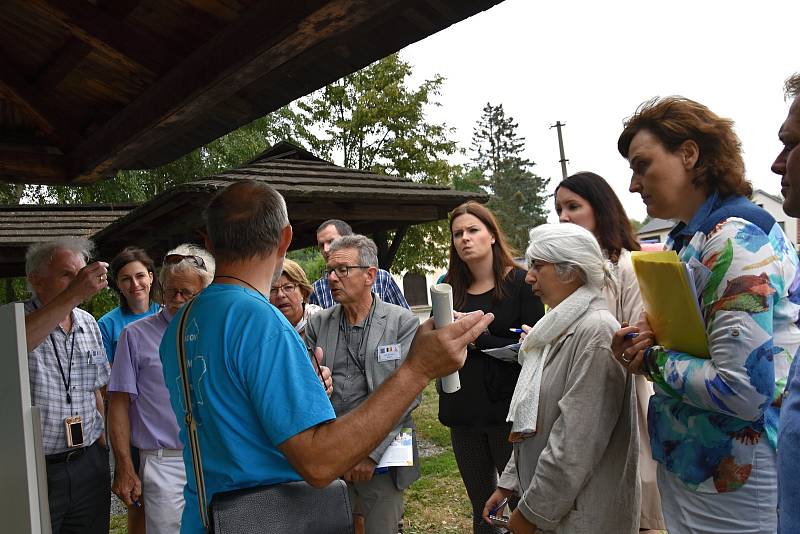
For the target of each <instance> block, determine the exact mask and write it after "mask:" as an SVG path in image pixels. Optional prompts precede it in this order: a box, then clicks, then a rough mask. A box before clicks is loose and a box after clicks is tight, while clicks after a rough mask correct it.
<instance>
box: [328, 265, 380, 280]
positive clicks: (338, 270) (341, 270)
mask: <svg viewBox="0 0 800 534" xmlns="http://www.w3.org/2000/svg"><path fill="white" fill-rule="evenodd" d="M350 269H369V265H339V266H337V267H334V268H333V269H325V270H324V271H322V276H324V277H325V278H328V277H329V276H330V275H331V274H336V278H340V279H341V278H347V277H348V276H350Z"/></svg>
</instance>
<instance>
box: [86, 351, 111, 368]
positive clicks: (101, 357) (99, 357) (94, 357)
mask: <svg viewBox="0 0 800 534" xmlns="http://www.w3.org/2000/svg"><path fill="white" fill-rule="evenodd" d="M86 359H87V360H88V361H89V362H90V363H93V364H95V365H103V364H105V363H106V362H108V358H107V357H106V353H105V352H103V351H101V350H89V351H88V357H87V358H86Z"/></svg>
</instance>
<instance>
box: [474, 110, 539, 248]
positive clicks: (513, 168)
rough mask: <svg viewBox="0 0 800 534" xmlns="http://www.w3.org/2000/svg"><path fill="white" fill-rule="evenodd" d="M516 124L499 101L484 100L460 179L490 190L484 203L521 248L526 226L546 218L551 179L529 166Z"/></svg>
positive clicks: (511, 242) (531, 164)
mask: <svg viewBox="0 0 800 534" xmlns="http://www.w3.org/2000/svg"><path fill="white" fill-rule="evenodd" d="M518 126H519V125H518V124H517V123H516V122H514V119H513V118H512V117H507V116H506V114H505V111H504V110H503V105H502V104H500V105H498V106H493V105H492V104H490V103H487V104H486V106H485V107H484V108H483V114H482V115H481V118H480V119H479V120H478V123H477V125H476V126H475V128H474V129H473V133H472V149H473V152H474V153H475V157H474V158H473V161H474V162H475V167H474V168H473V169H472V170H471V171H470V172H469V173H467V174H466V175H465V176H464V178H462V182H465V183H466V185H468V186H470V187H479V188H485V189H488V190H489V191H490V193H491V197H490V199H489V202H488V203H487V206H488V207H489V209H491V210H492V212H493V213H494V214H495V216H496V217H497V221H498V223H499V224H500V227H501V228H502V229H503V231H504V232H505V233H506V235H507V236H508V240H509V243H510V244H511V246H512V247H514V248H515V249H517V250H518V251H522V250H525V247H526V246H527V244H528V230H530V229H531V228H533V227H534V226H538V225H540V224H543V223H545V222H547V209H546V208H545V204H544V203H545V199H546V192H545V191H546V187H547V184H548V182H549V181H550V180H549V178H541V177H540V176H538V175H536V174H534V173H533V172H532V171H531V170H530V168H531V167H532V166H533V165H534V163H533V162H532V161H530V160H528V159H526V158H523V157H522V151H523V150H524V147H525V139H524V138H523V137H520V136H519V134H518V133H517V128H518ZM480 177H482V178H483V181H481V179H480Z"/></svg>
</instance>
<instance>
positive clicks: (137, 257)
mask: <svg viewBox="0 0 800 534" xmlns="http://www.w3.org/2000/svg"><path fill="white" fill-rule="evenodd" d="M135 261H138V262H140V263H141V264H142V265H144V268H145V269H147V272H148V273H150V274H152V275H153V283H152V284H150V294H149V295H148V296H149V298H150V304H152V303H153V302H158V299H157V297H156V295H158V279H157V278H156V276H155V270H156V266H155V264H154V263H153V260H152V259H150V256H148V255H147V252H145V251H144V249H141V248H138V247H125V248H124V249H122V251H121V252H120V253H119V254H117V255H116V256H114V259H113V260H111V263H110V264H109V269H110V270H111V276H110V277H109V278H108V285H109V286H111V289H113V290H114V291H115V292H116V293H117V296H118V297H119V307H120V308H122V310H123V311H126V312H130V311H131V309H130V306H128V301H127V300H126V299H125V295H123V294H122V291H120V289H119V287H118V286H117V276H118V275H119V272H120V270H122V268H123V267H125V266H126V265H128V264H129V263H133V262H135Z"/></svg>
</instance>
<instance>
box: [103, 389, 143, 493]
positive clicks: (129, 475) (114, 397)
mask: <svg viewBox="0 0 800 534" xmlns="http://www.w3.org/2000/svg"><path fill="white" fill-rule="evenodd" d="M129 407H130V396H129V395H128V394H127V393H124V392H121V391H114V392H112V393H111V403H110V404H109V406H108V432H109V434H111V446H112V447H113V449H114V461H115V462H116V463H115V467H114V483H113V485H112V486H111V490H112V491H113V492H114V493H115V494H117V496H118V497H119V498H120V499H122V500H123V501H124V502H125V504H127V505H128V506H130V505H131V504H133V501H136V500H138V499H139V496H140V495H141V493H142V482H141V481H140V480H139V477H138V476H136V471H135V470H134V468H133V461H132V459H131V421H130V418H129V416H128V408H129Z"/></svg>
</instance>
